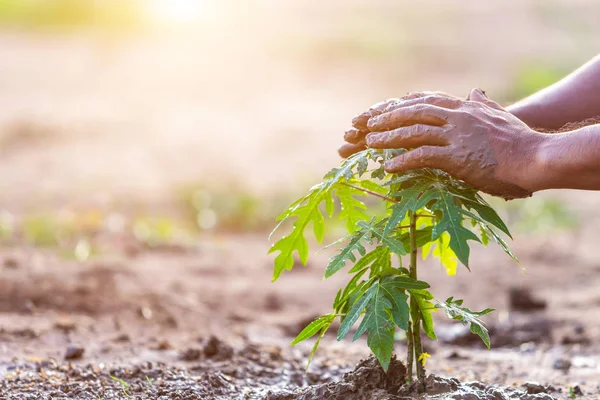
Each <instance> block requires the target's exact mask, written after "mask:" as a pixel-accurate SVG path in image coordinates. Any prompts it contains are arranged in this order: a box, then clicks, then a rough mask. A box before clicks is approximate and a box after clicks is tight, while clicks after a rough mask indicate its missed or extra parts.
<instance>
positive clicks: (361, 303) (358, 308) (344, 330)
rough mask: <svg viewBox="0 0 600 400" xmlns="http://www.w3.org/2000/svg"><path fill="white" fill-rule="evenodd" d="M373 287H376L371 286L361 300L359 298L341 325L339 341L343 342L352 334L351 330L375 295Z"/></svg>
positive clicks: (338, 335)
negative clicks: (349, 333)
mask: <svg viewBox="0 0 600 400" xmlns="http://www.w3.org/2000/svg"><path fill="white" fill-rule="evenodd" d="M373 287H374V286H371V287H370V288H369V289H368V290H367V291H366V292H365V293H364V294H363V295H362V296H361V297H360V298H358V300H356V302H355V303H354V305H353V306H352V308H350V311H348V314H346V316H345V317H344V320H343V321H342V323H341V324H340V328H339V329H338V334H337V340H342V339H343V338H345V337H346V335H348V332H350V329H351V328H352V327H353V326H354V324H355V323H356V321H358V319H359V318H360V314H362V312H363V310H364V309H365V307H366V306H367V304H368V303H369V301H371V298H372V297H373V295H374V292H373V290H372V289H373Z"/></svg>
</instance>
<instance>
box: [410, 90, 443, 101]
mask: <svg viewBox="0 0 600 400" xmlns="http://www.w3.org/2000/svg"><path fill="white" fill-rule="evenodd" d="M425 96H445V97H454V96H452V95H450V94H448V93H444V92H436V91H431V90H425V91H423V92H412V93H409V94H407V95H406V96H402V98H403V99H405V100H410V99H416V98H419V97H425Z"/></svg>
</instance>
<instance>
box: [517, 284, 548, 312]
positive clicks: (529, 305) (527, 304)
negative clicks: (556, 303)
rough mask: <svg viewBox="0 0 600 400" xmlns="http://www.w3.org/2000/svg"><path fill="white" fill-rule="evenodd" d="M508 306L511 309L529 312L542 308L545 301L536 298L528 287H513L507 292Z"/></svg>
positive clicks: (544, 305) (544, 306)
mask: <svg viewBox="0 0 600 400" xmlns="http://www.w3.org/2000/svg"><path fill="white" fill-rule="evenodd" d="M508 298H509V306H510V309H511V310H512V311H521V312H531V311H538V310H543V309H545V308H546V306H547V303H546V301H545V300H541V299H538V298H536V297H535V296H534V295H533V294H532V293H531V291H530V290H529V289H525V288H517V287H513V288H511V289H510V290H509V292H508Z"/></svg>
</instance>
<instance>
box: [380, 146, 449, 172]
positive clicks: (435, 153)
mask: <svg viewBox="0 0 600 400" xmlns="http://www.w3.org/2000/svg"><path fill="white" fill-rule="evenodd" d="M453 165H454V163H453V160H452V151H451V150H450V148H449V147H439V146H423V147H419V148H418V149H415V150H411V151H409V152H406V153H404V154H401V155H399V156H396V157H394V158H392V159H391V160H389V161H387V162H386V163H385V165H384V168H385V170H386V171H387V172H389V173H391V174H395V173H400V172H405V171H409V170H411V169H419V168H437V169H441V170H444V171H446V172H448V173H450V174H452V170H453V169H454V168H453Z"/></svg>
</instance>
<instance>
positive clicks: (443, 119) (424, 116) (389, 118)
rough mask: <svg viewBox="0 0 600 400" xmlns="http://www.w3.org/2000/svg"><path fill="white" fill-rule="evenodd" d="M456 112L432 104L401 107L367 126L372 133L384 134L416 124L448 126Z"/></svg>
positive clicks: (376, 118) (374, 119)
mask: <svg viewBox="0 0 600 400" xmlns="http://www.w3.org/2000/svg"><path fill="white" fill-rule="evenodd" d="M452 113H454V110H450V109H447V108H442V107H438V106H433V105H430V104H416V105H414V106H409V107H400V108H397V109H395V110H393V111H390V112H388V113H385V114H381V115H380V116H377V117H373V118H371V119H370V120H369V123H368V124H367V126H368V127H369V130H370V131H371V132H383V131H389V130H392V129H396V128H399V127H401V126H408V125H414V124H424V125H433V126H443V125H446V123H447V121H448V118H449V117H450V116H451V115H452Z"/></svg>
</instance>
